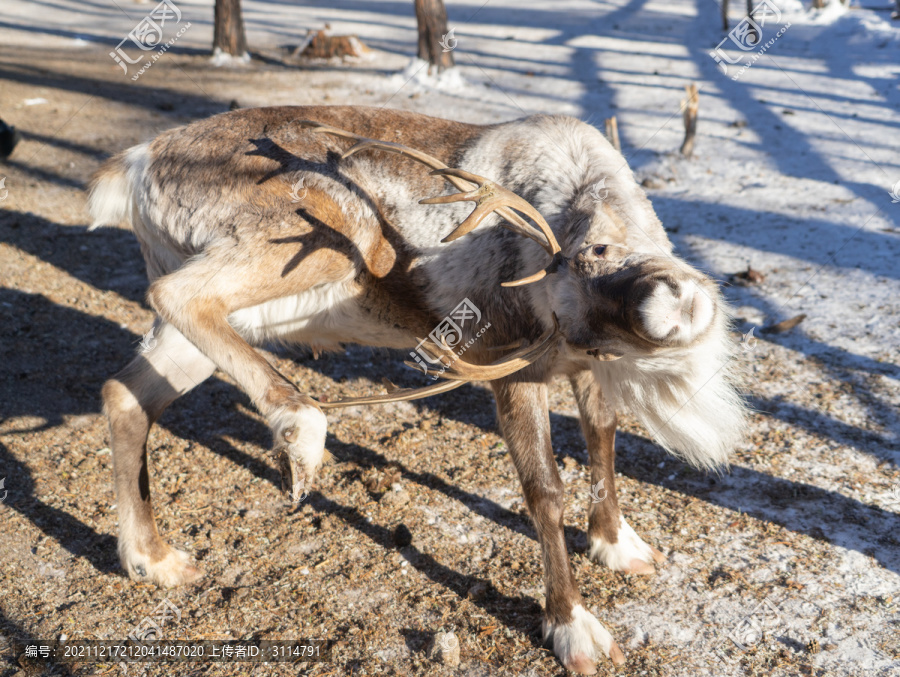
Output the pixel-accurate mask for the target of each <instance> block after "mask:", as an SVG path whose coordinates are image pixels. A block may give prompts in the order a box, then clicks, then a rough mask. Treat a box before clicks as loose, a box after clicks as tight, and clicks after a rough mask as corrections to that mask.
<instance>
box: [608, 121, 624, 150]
mask: <svg viewBox="0 0 900 677" xmlns="http://www.w3.org/2000/svg"><path fill="white" fill-rule="evenodd" d="M606 138H607V139H609V142H610V143H611V144H612V147H613V148H615V149H616V150H617V151H619V152H620V153H621V152H622V145H621V144H620V143H619V123H618V122H616V116H615V115H613V116H612V117H611V118H606Z"/></svg>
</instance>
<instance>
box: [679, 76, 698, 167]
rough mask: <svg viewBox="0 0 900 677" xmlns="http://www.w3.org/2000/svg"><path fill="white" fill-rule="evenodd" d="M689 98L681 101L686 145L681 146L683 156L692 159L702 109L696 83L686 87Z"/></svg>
mask: <svg viewBox="0 0 900 677" xmlns="http://www.w3.org/2000/svg"><path fill="white" fill-rule="evenodd" d="M684 89H685V91H687V93H688V98H687V99H683V100H682V101H681V105H682V106H683V107H684V143H682V144H681V154H682V155H684V156H685V157H690V156H691V154H692V153H693V152H694V136H695V135H696V134H697V113H698V111H699V109H700V90H699V89H698V87H697V83H696V82H692V83H691V84H689V85H685V87H684Z"/></svg>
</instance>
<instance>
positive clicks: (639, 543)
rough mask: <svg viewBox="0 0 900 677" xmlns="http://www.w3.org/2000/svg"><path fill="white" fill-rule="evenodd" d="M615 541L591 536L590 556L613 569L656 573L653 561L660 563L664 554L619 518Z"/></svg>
mask: <svg viewBox="0 0 900 677" xmlns="http://www.w3.org/2000/svg"><path fill="white" fill-rule="evenodd" d="M617 536H618V538H617V539H616V542H615V543H607V542H606V541H605V540H603V538H601V537H599V536H594V537H591V551H590V558H591V559H592V560H594V561H595V562H600V563H601V564H605V565H606V566H608V567H609V568H610V569H612V570H613V571H621V572H623V573H626V574H638V575H642V576H649V575H652V574H654V573H656V568H655V567H654V566H653V562H656V563H657V564H662V563H663V562H665V561H666V556H665V555H663V554H662V553H661V552H660V551H659V550H657V549H656V548H654V547H653V546H652V545H648V544H647V543H645V542H644V541H643V540H642V539H641V537H640V536H638V535H637V534H636V533H635V532H634V529H632V528H631V526H630V525H629V524H628V522H626V521H625V518H620V519H619V533H618V534H617Z"/></svg>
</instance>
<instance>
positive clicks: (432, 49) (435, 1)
mask: <svg viewBox="0 0 900 677" xmlns="http://www.w3.org/2000/svg"><path fill="white" fill-rule="evenodd" d="M415 5H416V23H418V25H419V58H420V59H422V60H423V61H427V62H428V63H429V64H431V65H432V66H437V69H438V72H440V71H442V70H445V69H447V68H452V67H453V64H454V61H453V52H452V50H453V48H454V47H456V38H454V37H452V36H450V37H449V38H448V37H447V36H448V34H449V33H450V31H449V30H448V29H447V9H446V8H445V7H444V0H415ZM442 41H443V42H442Z"/></svg>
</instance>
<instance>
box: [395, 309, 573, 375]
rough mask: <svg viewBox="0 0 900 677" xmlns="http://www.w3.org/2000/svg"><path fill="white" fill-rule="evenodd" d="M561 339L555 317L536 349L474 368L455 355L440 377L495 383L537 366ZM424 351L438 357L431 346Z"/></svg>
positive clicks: (411, 365)
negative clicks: (497, 380)
mask: <svg viewBox="0 0 900 677" xmlns="http://www.w3.org/2000/svg"><path fill="white" fill-rule="evenodd" d="M559 336H560V334H559V323H558V322H557V319H556V315H555V314H554V315H553V327H552V328H551V329H549V330H547V331H546V332H545V333H544V334H543V335H542V336H541V337H540V338H539V339H538V340H537V341H536V342H535V343H534V344H533V345H526V346H523V347H522V348H519V349H518V350H516V351H514V352H512V353H510V354H509V355H507V356H506V357H504V358H502V359H500V360H498V361H496V362H492V363H491V364H486V365H479V364H472V363H471V362H466V361H465V360H463V359H460V358H458V357H456V356H455V355H454V356H453V357H454V358H455V359H454V360H453V363H452V364H451V366H449V367H446V368H445V369H444V370H443V371H442V372H439V374H440V376H441V377H442V378H445V379H448V380H450V381H463V382H466V381H494V380H496V379H498V378H503V377H504V376H509V375H510V374H512V373H514V372H517V371H519V370H520V369H522V368H524V367H527V366H528V365H530V364H534V363H535V362H537V361H538V360H539V359H541V358H542V357H543V356H544V355H546V354H547V353H548V352H549V351H550V350H551V349H552V348H553V347H554V346H555V345H556V342H555V341H554V339H557V338H559ZM432 346H433V347H434V348H437V349H438V350H439V351H441V352H443V353H444V354H445V355H446V353H447V352H452V351H450V349H449V348H447V347H446V345H445V346H444V347H443V348H441V346H438V345H437V344H435V343H434V342H432ZM422 348H424V349H425V350H426V352H429V353H430V354H431V356H432V357H435V358H437V357H438V355H437V354H436V353H435V352H433V351H432V350H430V349H429V347H428V346H426V345H422ZM405 364H406V365H407V366H408V367H412V368H413V369H416V368H418V367H417V366H416V365H415V364H413V363H412V362H405Z"/></svg>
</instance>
